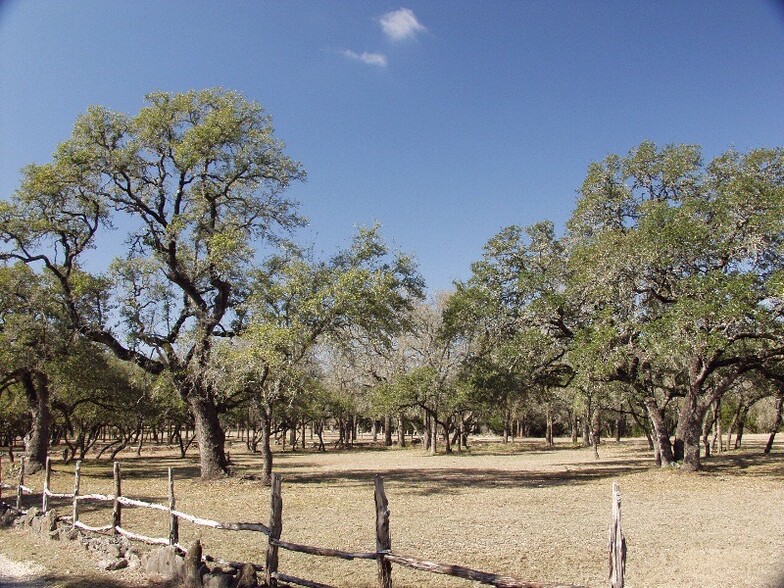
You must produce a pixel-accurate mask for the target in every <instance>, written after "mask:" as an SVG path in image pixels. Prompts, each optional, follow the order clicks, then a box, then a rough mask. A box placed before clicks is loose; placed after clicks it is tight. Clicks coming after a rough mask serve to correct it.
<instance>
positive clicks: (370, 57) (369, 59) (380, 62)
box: [341, 49, 387, 67]
mask: <svg viewBox="0 0 784 588" xmlns="http://www.w3.org/2000/svg"><path fill="white" fill-rule="evenodd" d="M341 53H342V54H343V55H345V56H346V57H348V58H349V59H356V60H357V61H361V62H362V63H365V64H367V65H375V66H376V67H386V66H387V58H386V55H383V54H381V53H368V52H367V51H365V52H363V53H357V52H356V51H352V50H351V49H343V51H341Z"/></svg>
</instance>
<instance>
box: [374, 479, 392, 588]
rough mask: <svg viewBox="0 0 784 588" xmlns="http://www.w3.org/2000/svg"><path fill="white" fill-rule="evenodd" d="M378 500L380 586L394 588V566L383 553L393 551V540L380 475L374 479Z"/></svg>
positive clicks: (377, 526) (377, 532)
mask: <svg viewBox="0 0 784 588" xmlns="http://www.w3.org/2000/svg"><path fill="white" fill-rule="evenodd" d="M373 482H374V484H375V490H376V491H375V500H376V552H379V555H378V586H379V588H392V564H391V563H390V562H389V560H387V559H386V558H385V557H384V556H383V555H382V553H381V552H387V553H388V552H389V551H390V550H391V549H392V538H391V537H390V534H389V501H388V500H387V495H386V494H385V493H384V481H383V480H382V479H381V476H380V475H379V474H376V476H375V478H374V479H373Z"/></svg>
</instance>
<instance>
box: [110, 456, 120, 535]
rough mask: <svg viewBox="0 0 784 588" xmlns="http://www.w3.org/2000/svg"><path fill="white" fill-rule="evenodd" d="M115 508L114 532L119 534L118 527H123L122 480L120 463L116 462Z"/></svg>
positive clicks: (113, 514)
mask: <svg viewBox="0 0 784 588" xmlns="http://www.w3.org/2000/svg"><path fill="white" fill-rule="evenodd" d="M113 472H114V506H113V508H112V530H113V531H114V532H115V533H117V527H122V504H120V496H122V478H121V476H120V462H119V461H115V462H114V468H113Z"/></svg>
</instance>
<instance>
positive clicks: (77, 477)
mask: <svg viewBox="0 0 784 588" xmlns="http://www.w3.org/2000/svg"><path fill="white" fill-rule="evenodd" d="M81 477H82V460H79V461H77V462H76V469H74V491H73V510H72V512H71V523H72V524H73V525H74V526H76V523H78V522H79V484H80V483H81Z"/></svg>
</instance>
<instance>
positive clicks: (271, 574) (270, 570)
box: [264, 474, 283, 588]
mask: <svg viewBox="0 0 784 588" xmlns="http://www.w3.org/2000/svg"><path fill="white" fill-rule="evenodd" d="M282 528H283V499H282V498H281V494H280V474H272V497H271V498H270V523H269V542H268V543H267V560H266V565H265V566H264V568H265V569H264V573H265V575H266V578H265V579H266V581H267V586H269V587H270V588H277V586H278V579H277V577H276V575H277V572H278V546H277V544H276V543H275V541H276V540H278V539H280V532H281V530H282Z"/></svg>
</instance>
